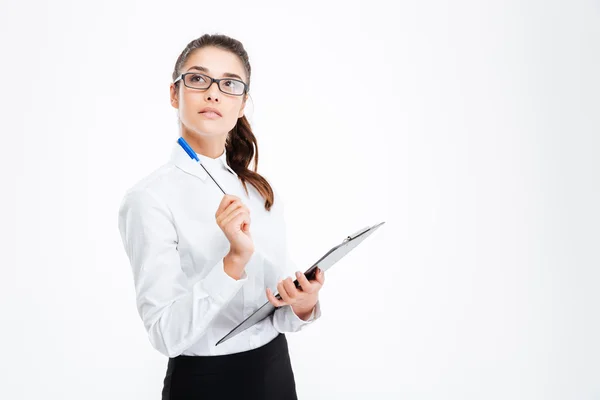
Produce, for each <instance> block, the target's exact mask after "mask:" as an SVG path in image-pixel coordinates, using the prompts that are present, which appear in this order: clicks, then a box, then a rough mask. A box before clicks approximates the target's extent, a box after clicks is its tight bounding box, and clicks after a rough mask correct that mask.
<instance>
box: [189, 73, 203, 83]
mask: <svg viewBox="0 0 600 400" xmlns="http://www.w3.org/2000/svg"><path fill="white" fill-rule="evenodd" d="M190 81H192V82H204V81H205V79H204V77H203V76H202V75H197V74H194V75H192V76H191V77H190Z"/></svg>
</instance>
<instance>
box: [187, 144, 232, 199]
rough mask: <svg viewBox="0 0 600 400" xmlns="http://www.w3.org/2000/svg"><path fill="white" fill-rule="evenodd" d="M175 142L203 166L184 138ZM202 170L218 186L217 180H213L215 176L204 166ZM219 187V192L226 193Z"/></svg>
mask: <svg viewBox="0 0 600 400" xmlns="http://www.w3.org/2000/svg"><path fill="white" fill-rule="evenodd" d="M177 143H179V145H180V146H181V147H183V149H184V150H185V152H186V153H188V156H190V158H191V159H192V160H194V161H198V163H200V166H201V167H202V168H204V165H202V161H200V159H199V158H198V155H197V154H196V152H195V151H194V149H192V148H191V147H190V145H189V144H188V143H187V142H186V141H185V139H184V138H182V137H180V138H179V139H177ZM204 170H205V171H206V173H207V174H208V176H210V179H212V180H213V182H214V183H216V184H217V186H219V184H218V183H217V181H215V178H213V177H212V175H211V174H210V172H208V171H207V170H206V168H204ZM219 189H221V192H223V194H227V193H225V191H224V190H223V188H222V187H221V186H219Z"/></svg>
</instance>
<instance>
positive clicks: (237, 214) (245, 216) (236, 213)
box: [221, 208, 250, 226]
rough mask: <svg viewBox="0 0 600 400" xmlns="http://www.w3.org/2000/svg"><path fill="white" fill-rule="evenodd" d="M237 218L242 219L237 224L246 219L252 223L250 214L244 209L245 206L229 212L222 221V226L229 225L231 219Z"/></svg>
mask: <svg viewBox="0 0 600 400" xmlns="http://www.w3.org/2000/svg"><path fill="white" fill-rule="evenodd" d="M236 219H237V220H240V219H241V220H240V221H238V222H239V223H238V224H236V226H239V225H241V223H242V222H244V221H245V222H246V223H248V224H250V215H248V213H247V212H246V211H244V209H243V208H238V209H237V210H235V211H234V212H232V213H231V214H229V215H228V216H227V217H226V218H224V219H223V221H221V226H227V225H229V224H230V223H231V221H233V220H236Z"/></svg>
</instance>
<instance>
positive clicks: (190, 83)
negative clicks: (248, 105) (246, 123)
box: [173, 72, 248, 96]
mask: <svg viewBox="0 0 600 400" xmlns="http://www.w3.org/2000/svg"><path fill="white" fill-rule="evenodd" d="M179 80H183V84H184V85H185V86H187V87H189V88H192V89H199V90H206V89H208V88H209V87H210V86H211V85H212V84H213V82H217V86H218V87H219V90H220V91H221V92H223V93H225V94H231V95H234V96H241V95H243V94H244V93H246V92H247V91H248V85H246V84H245V83H244V82H242V81H240V80H237V79H231V78H222V79H215V78H211V77H210V76H208V75H204V74H199V73H197V72H186V73H185V74H181V75H179V76H178V77H177V79H175V80H174V81H173V83H177V82H178V81H179Z"/></svg>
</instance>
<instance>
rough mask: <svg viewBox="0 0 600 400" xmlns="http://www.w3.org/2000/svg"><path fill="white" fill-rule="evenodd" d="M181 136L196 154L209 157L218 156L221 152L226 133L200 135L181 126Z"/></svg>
mask: <svg viewBox="0 0 600 400" xmlns="http://www.w3.org/2000/svg"><path fill="white" fill-rule="evenodd" d="M181 137H183V138H184V139H185V141H186V142H187V143H188V144H189V145H190V147H191V148H192V149H193V150H194V151H195V152H196V154H200V155H202V156H205V157H210V158H218V157H220V156H221V155H222V154H223V149H224V148H225V140H226V139H227V133H225V134H222V135H214V136H200V135H199V134H197V133H193V132H190V131H189V130H188V129H186V128H185V127H182V133H181Z"/></svg>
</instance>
